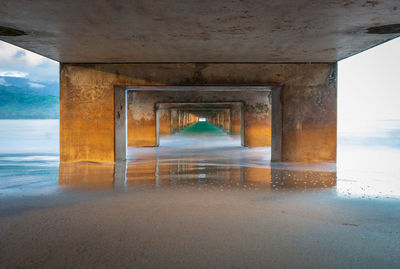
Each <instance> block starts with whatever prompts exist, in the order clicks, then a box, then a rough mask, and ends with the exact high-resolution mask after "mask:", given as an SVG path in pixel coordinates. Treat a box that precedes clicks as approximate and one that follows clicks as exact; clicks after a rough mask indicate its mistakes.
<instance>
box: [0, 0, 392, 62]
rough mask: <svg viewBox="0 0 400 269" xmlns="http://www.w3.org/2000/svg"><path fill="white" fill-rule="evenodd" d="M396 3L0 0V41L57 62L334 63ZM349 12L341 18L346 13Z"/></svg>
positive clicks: (368, 43) (386, 19) (372, 40)
mask: <svg viewBox="0 0 400 269" xmlns="http://www.w3.org/2000/svg"><path fill="white" fill-rule="evenodd" d="M399 17H400V6H399V1H398V0H383V1H371V0H329V1H328V0H319V1H311V0H297V1H293V0H269V1H262V0H249V1H239V0H233V1H231V0H219V1H213V0H202V1H197V0H186V1H178V2H177V1H171V0H166V1H165V0H163V1H161V0H150V1H140V2H137V1H123V0H115V1H108V0H87V1H85V2H82V1H81V0H69V1H50V0H35V1H30V0H18V1H17V0H3V1H2V2H1V5H0V18H1V25H0V26H5V27H12V28H16V29H18V30H22V31H25V32H26V35H22V36H1V37H0V38H1V39H3V40H5V41H7V42H10V43H12V44H15V45H18V46H20V47H22V48H25V49H29V50H31V51H34V52H37V53H39V54H41V55H44V56H47V57H50V58H52V59H54V60H57V61H60V62H69V63H77V62H80V63H109V62H113V63H116V62H119V63H123V62H125V63H128V62H307V63H308V62H336V61H338V60H340V59H343V58H346V57H349V56H351V55H354V54H356V53H358V52H361V51H363V50H365V49H368V48H370V47H372V46H375V45H378V44H380V43H382V42H384V41H386V40H389V39H391V38H394V37H396V36H398V35H399V33H397V34H396V33H393V34H368V33H367V29H368V28H369V27H375V26H381V25H385V24H398V23H400V22H399ZM349 18H351V20H349Z"/></svg>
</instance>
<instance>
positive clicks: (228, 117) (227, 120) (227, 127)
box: [224, 109, 231, 134]
mask: <svg viewBox="0 0 400 269" xmlns="http://www.w3.org/2000/svg"><path fill="white" fill-rule="evenodd" d="M224 131H225V132H226V133H228V134H230V133H231V110H230V109H224Z"/></svg>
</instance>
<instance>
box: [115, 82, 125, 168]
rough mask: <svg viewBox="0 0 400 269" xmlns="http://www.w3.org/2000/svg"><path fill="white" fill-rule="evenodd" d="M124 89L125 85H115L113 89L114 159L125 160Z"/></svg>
mask: <svg viewBox="0 0 400 269" xmlns="http://www.w3.org/2000/svg"><path fill="white" fill-rule="evenodd" d="M126 95H127V93H126V89H125V87H115V90H114V121H115V128H114V133H115V134H114V143H115V152H114V160H115V161H125V160H126V147H127V140H126V139H127V137H126V135H127V129H126V119H127V117H126V116H127V115H126V113H127V111H126V109H127V101H126V99H127V98H126Z"/></svg>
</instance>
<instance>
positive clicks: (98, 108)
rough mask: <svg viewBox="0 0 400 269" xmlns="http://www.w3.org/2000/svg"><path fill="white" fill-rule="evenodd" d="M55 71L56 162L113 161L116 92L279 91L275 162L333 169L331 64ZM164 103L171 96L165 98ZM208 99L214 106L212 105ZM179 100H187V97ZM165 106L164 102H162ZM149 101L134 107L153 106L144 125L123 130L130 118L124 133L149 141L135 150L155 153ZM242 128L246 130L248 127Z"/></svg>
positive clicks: (119, 66)
mask: <svg viewBox="0 0 400 269" xmlns="http://www.w3.org/2000/svg"><path fill="white" fill-rule="evenodd" d="M60 69H61V71H60V82H61V83H60V159H61V161H98V162H113V161H115V148H116V145H115V133H114V128H115V120H114V111H115V103H114V87H115V86H116V85H119V86H136V85H138V86H139V85H140V86H143V85H144V86H156V87H157V86H158V87H159V86H215V85H221V86H231V87H232V86H246V85H259V86H279V87H280V88H281V91H282V92H281V98H280V101H281V110H282V117H281V124H282V128H281V130H279V132H278V133H280V134H281V135H280V136H281V146H280V152H281V156H280V159H281V160H282V161H292V162H293V161H295V162H303V161H336V74H337V72H336V64H335V63H332V64H329V63H327V64H218V63H213V64H191V63H187V64H61V66H60ZM142 93H143V92H142ZM240 93H241V94H243V96H246V97H249V96H250V97H254V96H255V93H251V94H250V93H249V92H247V93H246V89H245V87H243V88H241V90H240ZM152 96H159V94H153V95H152ZM164 96H171V95H170V93H167V94H165V93H164ZM227 96H231V94H229V95H227ZM212 97H213V98H212V99H213V100H212V101H215V99H216V97H215V96H212ZM181 98H185V99H186V98H187V96H185V92H182V95H181ZM160 99H163V98H160ZM165 99H167V100H165ZM168 99H169V98H166V97H164V99H163V101H164V102H165V101H168ZM198 99H199V101H201V98H198ZM142 100H144V99H142ZM203 100H204V99H203ZM128 101H129V93H128ZM154 101H155V100H151V102H144V103H142V104H137V105H136V106H133V109H137V106H139V107H143V108H145V107H148V105H150V106H153V110H152V111H147V109H145V111H146V112H144V113H143V117H142V119H140V118H137V119H136V120H135V121H134V122H129V116H130V115H131V113H128V124H130V126H129V128H130V127H132V126H133V127H134V128H130V129H133V130H138V129H140V130H147V131H146V133H148V134H149V135H148V136H141V137H140V141H138V140H137V142H140V143H143V144H146V143H147V144H148V145H153V146H154V145H155V144H156V135H155V111H154ZM157 101H158V102H160V101H161V100H157ZM182 101H187V100H182ZM225 101H226V100H225ZM232 101H238V100H232ZM130 106H131V103H129V107H128V108H130V109H131V107H130ZM246 106H249V104H248V103H245V109H244V110H245V113H247V114H246V117H247V118H250V117H249V114H248V113H249V112H250V111H249V109H247V110H246ZM135 107H136V108H135ZM254 109H258V108H257V107H255V108H254ZM273 125H274V124H273ZM247 126H248V128H252V125H251V124H247ZM128 137H129V136H128ZM129 139H130V138H129ZM272 146H273V145H272Z"/></svg>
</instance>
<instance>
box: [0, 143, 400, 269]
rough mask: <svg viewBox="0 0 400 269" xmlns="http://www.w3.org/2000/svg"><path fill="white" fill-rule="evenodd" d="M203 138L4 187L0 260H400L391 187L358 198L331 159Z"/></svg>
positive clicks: (67, 167)
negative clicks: (302, 160)
mask: <svg viewBox="0 0 400 269" xmlns="http://www.w3.org/2000/svg"><path fill="white" fill-rule="evenodd" d="M221 139H223V138H221ZM178 141H179V142H178ZM208 142H209V143H208V144H207V145H208V146H205V145H206V144H204V143H199V141H197V142H196V141H194V140H193V139H186V140H185V139H182V138H179V140H175V139H174V138H170V139H165V140H164V141H163V143H162V146H161V147H160V148H155V149H151V148H141V149H130V150H129V161H128V162H127V163H120V164H118V165H117V166H115V167H114V166H113V165H110V164H108V165H97V164H87V163H77V164H61V165H60V167H59V172H58V175H57V182H56V184H54V185H52V184H50V183H49V184H47V185H45V186H43V185H39V187H37V188H34V187H33V186H35V184H34V183H32V184H31V185H29V186H30V187H29V186H26V185H23V184H22V183H20V182H22V180H21V181H18V180H16V181H15V182H14V183H13V184H14V185H15V186H19V187H14V188H13V187H12V184H11V183H8V184H9V185H7V186H9V187H8V190H10V189H13V191H12V192H11V191H7V188H3V189H1V192H2V193H3V194H2V195H0V238H1V240H0V268H160V267H161V268H188V267H189V268H217V267H218V268H219V267H221V268H398V267H400V256H399V255H398V250H399V249H400V210H399V209H400V199H398V198H397V197H396V196H395V195H389V192H386V193H384V195H383V196H382V195H381V196H377V195H376V194H375V193H373V192H372V193H371V192H368V191H365V192H364V193H363V196H359V194H360V191H358V192H357V191H355V190H354V189H352V184H350V183H351V182H350V183H349V179H347V180H346V179H343V180H342V179H339V178H338V177H337V172H336V166H335V165H334V164H291V165H288V164H271V163H269V162H268V157H269V156H268V154H269V151H268V148H242V147H240V146H238V140H237V139H225V140H216V139H215V138H213V141H208ZM29 167H35V169H38V168H37V165H36V166H34V165H33V166H32V164H31V166H29ZM27 169H28V168H27ZM29 169H31V170H29ZM29 169H28V170H27V171H28V172H26V173H25V174H26V175H28V174H29V171H31V173H33V172H32V171H34V172H35V173H36V172H37V170H32V169H33V168H29ZM41 169H42V170H43V169H45V173H46V171H50V170H46V169H49V165H48V164H46V165H43V164H42V166H41ZM39 170H40V169H39ZM51 171H52V170H51ZM345 172H346V171H344V172H341V173H342V174H343V175H350V173H347V174H346V173H345ZM353 175H354V172H353ZM39 177H40V176H39ZM354 178H356V177H354ZM48 181H49V182H50V179H49V180H48ZM343 182H344V183H345V185H344V186H345V188H344V189H343V187H340V185H343ZM18 184H20V185H18ZM353 185H354V186H356V187H357V188H358V187H359V183H354V184H353ZM10 186H11V187H10ZM360 186H361V187H363V185H362V184H361V185H360ZM346 188H347V189H346ZM18 190H19V191H18ZM391 190H394V192H395V191H396V189H395V188H392V189H390V191H391ZM352 192H355V193H356V196H352V195H351V194H352ZM386 196H387V197H386Z"/></svg>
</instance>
